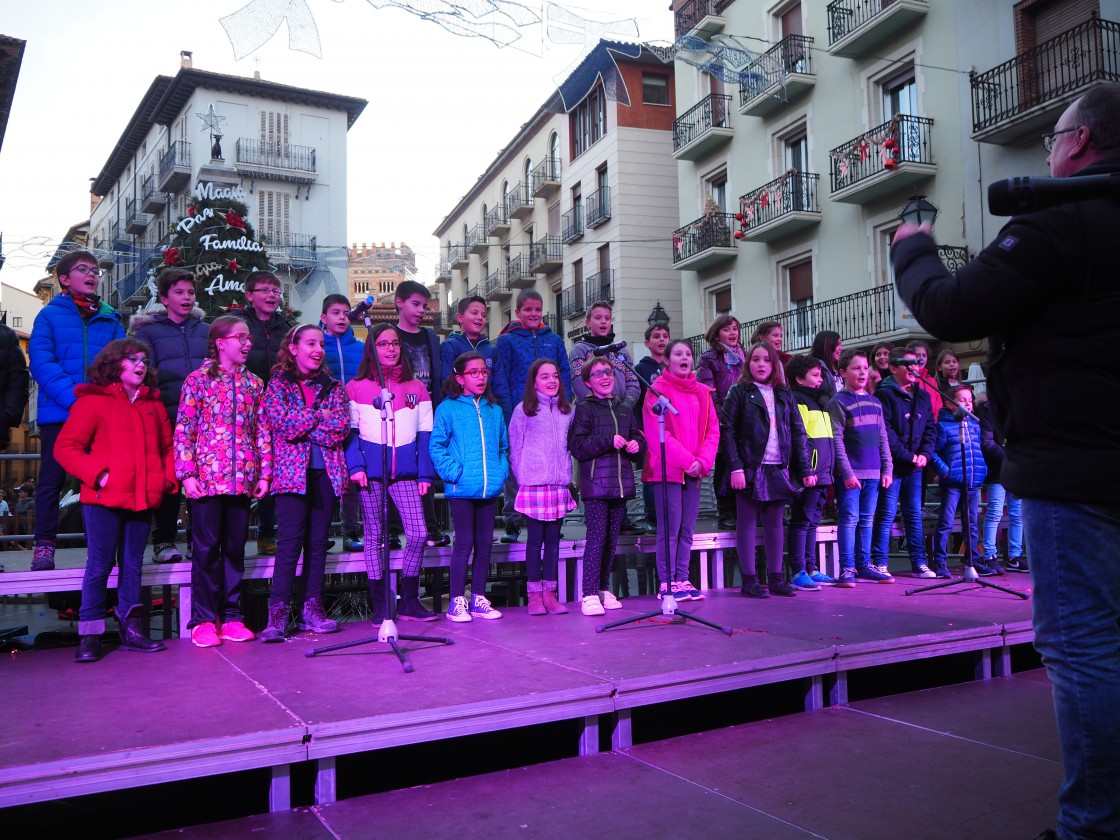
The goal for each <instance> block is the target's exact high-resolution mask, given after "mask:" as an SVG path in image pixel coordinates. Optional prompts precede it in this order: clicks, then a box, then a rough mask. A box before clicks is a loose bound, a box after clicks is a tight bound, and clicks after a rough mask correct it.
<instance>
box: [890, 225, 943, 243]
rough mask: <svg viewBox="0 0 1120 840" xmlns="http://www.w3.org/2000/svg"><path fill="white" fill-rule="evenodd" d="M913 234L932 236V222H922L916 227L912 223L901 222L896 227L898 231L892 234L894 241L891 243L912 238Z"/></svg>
mask: <svg viewBox="0 0 1120 840" xmlns="http://www.w3.org/2000/svg"><path fill="white" fill-rule="evenodd" d="M915 233H924V234H925V235H926V236H933V222H922V223H921V224H920V225H916V224H914V223H913V222H903V223H902V224H901V225H899V226H898V230H896V231H895V232H894V239H893V240H891V243H892V244H894V243H895V242H901V241H902V240H903V239H905V238H906V237H908V236H913V235H914V234H915Z"/></svg>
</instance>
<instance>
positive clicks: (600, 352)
mask: <svg viewBox="0 0 1120 840" xmlns="http://www.w3.org/2000/svg"><path fill="white" fill-rule="evenodd" d="M624 347H626V342H625V341H616V342H615V343H614V344H604V345H603V346H602V347H596V348H595V349H594V350H592V351H591V355H592V356H606V355H607V354H608V353H617V352H618V351H619V350H622V349H623V348H624Z"/></svg>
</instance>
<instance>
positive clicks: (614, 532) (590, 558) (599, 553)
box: [583, 499, 626, 596]
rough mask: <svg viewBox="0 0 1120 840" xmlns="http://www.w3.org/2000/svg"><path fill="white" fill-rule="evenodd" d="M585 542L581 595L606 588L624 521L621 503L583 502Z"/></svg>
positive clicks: (599, 500) (624, 511) (602, 500)
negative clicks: (585, 530)
mask: <svg viewBox="0 0 1120 840" xmlns="http://www.w3.org/2000/svg"><path fill="white" fill-rule="evenodd" d="M583 510H584V517H585V519H586V522H587V542H586V543H585V545H584V551H583V594H584V595H585V596H586V595H594V594H596V593H598V592H599V591H600V590H605V589H609V588H610V582H611V567H612V566H613V565H614V550H615V547H616V546H617V545H618V535H619V532H620V531H621V530H622V520H623V519H624V518H625V517H626V500H625V499H584V501H583Z"/></svg>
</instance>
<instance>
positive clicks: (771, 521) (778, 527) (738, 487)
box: [719, 341, 817, 598]
mask: <svg viewBox="0 0 1120 840" xmlns="http://www.w3.org/2000/svg"><path fill="white" fill-rule="evenodd" d="M719 425H720V429H719V433H720V442H721V443H720V449H721V450H722V451H723V453H724V457H725V458H727V464H728V470H729V473H730V486H731V489H732V490H734V491H736V493H735V505H736V508H737V510H736V514H737V522H738V524H737V527H736V529H735V541H736V544H737V545H738V547H739V568H740V570H741V571H742V574H743V585H742V594H743V595H745V596H746V597H748V598H766V597H769V596H770V595H783V596H787V597H792V596H793V595H794V594H795V592H794V588H793V587H792V586H791V585H790V584H789V583H787V582H786V581H785V580H784V579H783V577H782V549H783V546H782V540H783V538H784V536H785V534H784V531H783V528H782V515H783V513H784V511H785V505H786V502H787V501H789V500H790V499H793V498H796V496H797V492H798V491H797V487H795V486H794V485H793V484H792V483H791V482H790V477H789V470H790V464H796V465H797V466H796V469H797V472H798V473H799V474H800V475H802V476H803V478H802V482H803V483H804V486H806V487H813V486H815V485H816V483H817V476H816V474H815V473H814V472H813V469H812V467H811V466H810V463H809V454H808V451H807V449H806V445H805V427H804V426H803V425H802V423H801V414H800V412H799V411H798V410H797V403H796V401H795V400H794V398H793V394H792V393H791V392H790V390H789V388H787V387H786V386H785V375H784V374H783V372H782V360H781V357H779V356H778V351H777V350H776V349H775V348H774V347H773V345H770V344H767V343H766V342H764V341H760V342H757V343H756V344H753V345H751V347H750V349H749V351H748V352H747V363H746V365H744V367H743V378H742V379H740V380H739V381H738V382H737V383H736V384H734V385H732V386H731V390H730V391H728V392H727V398H726V399H725V400H724V401H723V409H722V410H721V411H720V423H719ZM760 518H761V520H762V542H763V548H764V551H765V553H766V571H767V577H768V585H767V589H763V588H762V586H761V585H760V584H759V582H758V572H757V568H756V560H755V534H756V531H755V528H756V521H757V520H758V519H760Z"/></svg>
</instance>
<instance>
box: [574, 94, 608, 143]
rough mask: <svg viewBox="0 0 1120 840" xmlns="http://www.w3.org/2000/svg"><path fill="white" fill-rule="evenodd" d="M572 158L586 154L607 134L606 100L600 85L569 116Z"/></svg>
mask: <svg viewBox="0 0 1120 840" xmlns="http://www.w3.org/2000/svg"><path fill="white" fill-rule="evenodd" d="M569 125H570V126H571V133H572V157H573V158H576V157H579V156H580V155H582V154H583V153H584V152H586V151H587V150H588V149H589V148H591V146H592V145H594V144H595V143H597V142H598V141H599V140H600V139H601V138H602V137H603V135H604V134H606V133H607V98H606V96H605V95H604V93H603V88H602V86H601V85H600V86H599V87H596V88H595V89H594V90H593V91H591V93H589V94H588V95H587V97H586V98H585V99H584V100H583V101H582V102H581V103H579V105H577V106H576V109H575V110H574V111H573V112H572V113H571V115H570V116H569Z"/></svg>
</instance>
